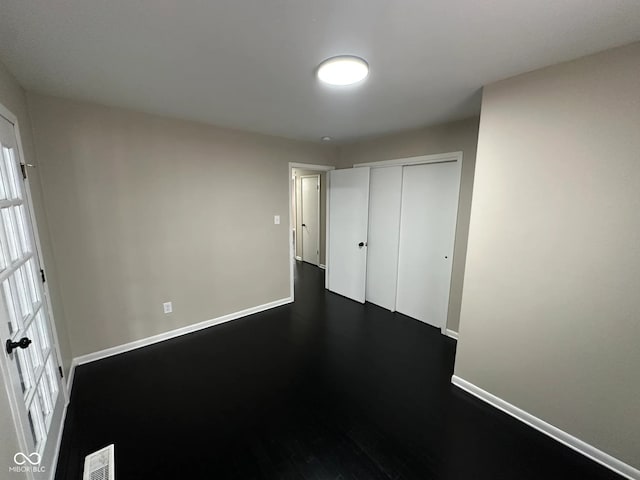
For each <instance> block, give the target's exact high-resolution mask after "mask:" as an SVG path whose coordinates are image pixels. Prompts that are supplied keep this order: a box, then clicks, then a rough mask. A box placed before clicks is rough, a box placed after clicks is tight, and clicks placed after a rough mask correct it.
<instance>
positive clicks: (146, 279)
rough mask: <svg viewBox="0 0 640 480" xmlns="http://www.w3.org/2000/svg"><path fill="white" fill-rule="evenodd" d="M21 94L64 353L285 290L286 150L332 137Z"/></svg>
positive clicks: (316, 156) (309, 147)
mask: <svg viewBox="0 0 640 480" xmlns="http://www.w3.org/2000/svg"><path fill="white" fill-rule="evenodd" d="M28 100H29V108H30V114H31V117H32V120H33V126H34V138H35V145H36V150H37V155H38V160H39V162H40V167H39V168H40V174H41V176H42V187H43V194H44V199H45V202H46V205H47V214H48V220H49V227H50V232H51V244H52V247H53V252H54V255H55V258H56V260H57V262H58V265H59V271H58V274H59V275H58V277H59V282H60V290H61V294H62V302H63V304H64V306H65V312H66V314H67V321H68V325H69V338H70V341H71V348H72V351H73V355H74V356H78V355H82V354H86V353H90V352H95V351H98V350H101V349H105V348H108V347H112V346H116V345H120V344H123V343H126V342H131V341H134V340H138V339H142V338H145V337H148V336H151V335H155V334H159V333H162V332H166V331H168V330H172V329H175V328H179V327H183V326H186V325H190V324H193V323H197V322H201V321H204V320H209V319H211V318H215V317H218V316H221V315H224V314H227V313H231V312H235V311H239V310H242V309H245V308H248V307H253V306H256V305H261V304H264V303H268V302H272V301H274V300H279V299H283V298H287V297H289V244H288V238H289V237H288V236H289V232H288V224H289V222H288V220H286V219H287V218H288V210H289V207H288V197H289V192H288V189H289V182H288V177H289V168H288V162H303V163H314V164H333V163H334V160H335V159H334V150H333V149H331V148H328V147H324V146H321V145H315V144H310V143H304V142H294V141H289V140H284V139H279V138H274V137H268V136H262V135H254V134H249V133H242V132H238V131H233V130H227V129H221V128H216V127H212V126H208V125H204V124H198V123H192V122H186V121H178V120H171V119H167V118H162V117H157V116H153V115H148V114H142V113H135V112H131V111H127V110H122V109H115V108H108V107H103V106H99V105H95V104H89V103H82V102H74V101H69V100H63V99H58V98H52V97H45V96H39V95H31V94H29V96H28ZM274 215H281V217H282V219H283V221H281V224H280V225H274V223H273V216H274ZM165 301H172V302H173V310H174V313H172V314H168V315H165V314H164V313H163V311H162V303H163V302H165Z"/></svg>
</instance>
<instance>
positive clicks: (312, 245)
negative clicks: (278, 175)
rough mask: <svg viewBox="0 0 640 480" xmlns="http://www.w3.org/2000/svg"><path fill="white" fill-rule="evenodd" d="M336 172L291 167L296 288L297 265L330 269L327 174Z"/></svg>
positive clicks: (326, 168) (320, 167) (321, 167)
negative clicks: (307, 264)
mask: <svg viewBox="0 0 640 480" xmlns="http://www.w3.org/2000/svg"><path fill="white" fill-rule="evenodd" d="M333 169H335V167H332V166H329V165H307V164H304V163H290V164H289V179H290V191H289V196H290V224H289V226H290V231H291V248H290V251H291V280H292V285H293V265H294V262H295V261H302V262H306V263H309V264H311V265H314V266H317V267H319V268H322V269H324V268H326V258H327V241H326V237H327V233H326V232H327V212H328V209H327V192H328V188H329V179H328V175H327V172H328V171H329V170H333ZM292 288H293V287H292Z"/></svg>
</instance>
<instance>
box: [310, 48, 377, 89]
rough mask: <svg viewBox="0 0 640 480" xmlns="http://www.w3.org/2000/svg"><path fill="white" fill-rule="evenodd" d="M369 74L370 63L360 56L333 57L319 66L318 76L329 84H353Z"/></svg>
mask: <svg viewBox="0 0 640 480" xmlns="http://www.w3.org/2000/svg"><path fill="white" fill-rule="evenodd" d="M367 75H369V65H368V64H367V62H365V61H364V60H363V59H362V58H360V57H354V56H351V55H341V56H339V57H332V58H329V59H327V60H325V61H324V62H322V63H321V64H320V67H318V78H319V79H320V80H321V81H323V82H324V83H328V84H329V85H352V84H354V83H358V82H359V81H361V80H364V79H365V78H366V77H367Z"/></svg>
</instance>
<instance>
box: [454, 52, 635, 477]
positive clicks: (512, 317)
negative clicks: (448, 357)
mask: <svg viewBox="0 0 640 480" xmlns="http://www.w3.org/2000/svg"><path fill="white" fill-rule="evenodd" d="M639 133H640V43H636V44H633V45H630V46H627V47H624V48H620V49H615V50H611V51H608V52H604V53H601V54H598V55H594V56H590V57H586V58H583V59H580V60H576V61H573V62H570V63H565V64H562V65H558V66H554V67H550V68H546V69H543V70H538V71H535V72H532V73H528V74H525V75H522V76H519V77H516V78H513V79H510V80H505V81H502V82H499V83H496V84H493V85H491V86H489V87H487V88H485V90H484V98H483V105H482V115H481V120H480V134H479V143H478V159H477V165H476V178H475V186H474V192H473V207H472V214H471V227H470V237H469V247H468V253H467V266H466V278H465V286H464V295H463V301H462V317H461V330H460V340H459V342H458V350H457V358H456V366H455V374H456V375H458V376H460V377H462V378H463V379H465V380H467V381H469V382H471V383H473V384H475V385H477V386H479V387H480V388H483V389H484V390H487V391H489V392H491V393H492V394H494V395H497V396H498V397H500V398H502V399H504V400H506V401H507V402H510V403H512V404H514V405H516V406H517V407H520V408H521V409H523V410H525V411H527V412H529V413H531V414H533V415H535V416H537V417H539V418H541V419H543V420H545V421H547V422H549V423H551V424H553V425H555V426H556V427H558V428H560V429H562V430H564V431H566V432H568V433H570V434H572V435H575V436H576V437H578V438H580V439H582V440H584V441H586V442H587V443H590V444H592V445H594V446H595V447H597V448H599V449H601V450H604V451H605V452H607V453H609V454H611V455H613V456H615V457H617V458H619V459H620V460H622V461H624V462H627V463H629V464H631V465H633V466H634V467H635V468H640V409H639V408H640V404H639V403H638V402H639V399H640V381H639V378H640V377H639V368H640V347H639V346H638V342H639V339H640V319H639V317H638V314H639V313H638V312H640V296H639V295H638V292H640V135H639Z"/></svg>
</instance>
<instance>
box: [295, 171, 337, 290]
mask: <svg viewBox="0 0 640 480" xmlns="http://www.w3.org/2000/svg"><path fill="white" fill-rule="evenodd" d="M294 168H304V169H307V170H318V171H320V172H328V171H330V170H335V169H336V167H334V166H333V165H314V164H311V163H298V162H289V170H288V176H287V178H288V180H287V182H288V183H287V184H288V185H289V205H288V210H289V232H288V234H287V241H288V242H289V293H290V296H291V301H293V300H294V283H293V267H294V261H295V260H294V259H295V256H294V255H295V253H294V248H293V241H292V236H291V232H293V229H294V228H295V225H294V224H293V215H292V214H291V211H292V208H291V206H292V205H293V203H292V202H293V200H292V197H291V191H292V186H291V184H292V182H293V181H294V180H293V178H292V177H293V169H294ZM325 188H326V189H327V202H326V206H325V212H326V214H325V215H326V216H327V217H326V225H327V228H326V230H327V231H326V242H325V249H326V252H325V264H326V263H328V261H329V260H328V257H329V195H328V192H329V181H328V180H327V185H326V187H325ZM326 282H327V280H326V277H325V287H326V285H327V283H326Z"/></svg>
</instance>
